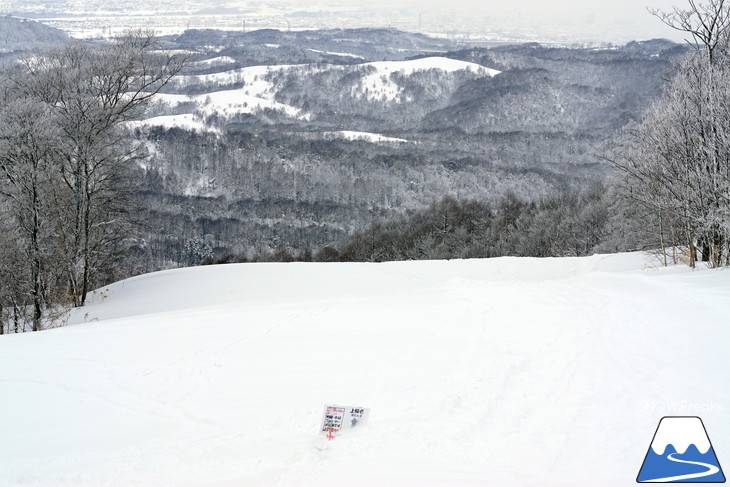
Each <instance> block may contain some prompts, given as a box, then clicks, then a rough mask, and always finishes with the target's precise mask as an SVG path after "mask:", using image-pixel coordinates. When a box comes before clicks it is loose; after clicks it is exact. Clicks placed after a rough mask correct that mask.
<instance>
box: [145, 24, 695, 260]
mask: <svg viewBox="0 0 730 487" xmlns="http://www.w3.org/2000/svg"><path fill="white" fill-rule="evenodd" d="M386 33H387V36H386V37H387V40H388V42H391V43H393V45H412V44H408V43H409V42H410V43H412V41H413V39H412V37H413V36H412V35H411V34H402V33H401V34H399V33H397V32H394V31H386ZM355 34H357V36H355ZM211 35H212V34H211V33H209V32H202V33H187V34H185V35H184V36H181V37H180V38H178V39H174V40H173V39H168V42H169V46H170V47H175V48H180V47H183V46H185V47H186V48H188V49H191V48H194V47H195V46H196V45H197V44H196V43H197V42H200V43H203V41H204V42H205V46H208V47H206V48H205V49H208V50H202V51H201V54H200V57H199V58H198V59H197V60H196V61H194V62H193V63H192V64H191V66H190V67H189V68H188V71H187V72H186V73H185V74H184V75H183V76H179V77H178V78H177V79H176V80H175V82H174V84H173V85H171V86H170V87H168V88H167V89H166V94H164V95H161V96H160V97H159V103H158V104H157V105H156V106H155V107H153V110H152V111H151V112H150V113H149V114H148V119H147V121H145V122H140V123H138V124H136V125H135V130H136V131H137V137H138V138H139V140H141V141H144V142H145V143H146V144H147V148H148V150H149V152H150V159H149V160H148V161H146V162H145V166H144V171H143V172H144V181H145V184H144V190H143V193H142V194H143V200H142V201H143V206H144V207H145V208H152V210H149V211H150V214H149V215H148V216H147V217H146V221H148V222H150V228H149V232H148V233H147V236H146V238H145V240H144V245H143V246H141V247H139V248H138V251H139V252H140V253H142V254H144V255H146V256H147V257H146V259H145V260H144V261H145V262H147V263H148V264H147V265H148V268H149V269H153V268H157V267H159V266H167V265H177V264H191V263H195V262H199V261H200V260H201V259H203V258H205V257H208V258H212V259H213V260H217V259H220V258H223V257H225V256H227V255H246V254H248V255H253V254H256V253H258V252H260V251H266V250H273V249H277V248H285V249H289V250H290V251H291V252H293V253H296V252H297V251H303V250H304V249H307V248H312V249H317V248H320V247H321V246H323V245H328V244H339V243H341V242H343V241H344V239H345V237H346V236H347V235H348V234H349V233H350V232H352V231H353V230H355V229H357V228H360V227H363V226H364V225H366V224H369V223H371V222H373V221H376V220H379V219H380V218H383V217H388V216H395V215H397V214H400V213H402V212H404V211H415V210H417V209H420V208H425V207H426V206H428V205H430V204H431V203H432V202H434V201H436V200H439V199H441V198H442V197H444V196H446V195H451V196H454V197H456V198H458V199H475V200H478V201H483V202H486V203H495V202H497V201H498V200H499V199H500V198H501V197H502V196H503V195H504V194H505V193H506V192H507V191H512V192H514V193H515V194H516V195H517V196H518V197H520V198H521V199H523V200H525V201H537V200H539V199H540V198H542V197H545V196H548V195H550V194H551V193H553V192H554V188H556V187H562V186H563V185H564V184H566V183H567V184H569V185H573V186H574V187H575V188H577V189H580V188H584V187H587V186H588V185H590V183H591V182H592V181H596V180H601V179H603V178H604V177H605V176H606V175H607V174H609V173H610V171H611V169H610V166H609V165H608V164H605V163H604V162H602V161H601V160H600V159H599V158H598V157H597V149H598V148H599V147H600V146H601V144H603V143H604V142H605V141H606V140H609V139H610V138H611V137H613V136H614V135H615V134H616V133H617V132H618V131H619V130H620V128H621V127H623V126H624V125H625V124H626V123H628V122H629V121H632V120H638V119H640V118H641V115H642V113H643V112H644V110H645V109H646V108H647V107H648V106H649V105H650V104H651V103H652V101H653V100H655V99H656V98H657V97H658V96H659V95H660V94H661V91H662V87H663V85H664V80H665V79H666V77H668V76H670V75H671V72H672V65H671V59H674V58H676V57H677V56H679V55H681V54H682V53H683V52H685V51H686V49H685V48H684V47H683V46H679V45H676V44H673V43H670V42H667V41H650V42H642V43H631V44H629V45H627V46H624V47H621V48H606V49H568V48H561V49H558V48H543V47H541V46H539V45H523V46H504V47H497V48H470V49H467V50H459V49H458V46H454V45H450V46H449V45H446V46H445V47H451V48H453V49H455V50H454V51H451V52H441V53H433V52H431V51H430V48H433V47H438V46H433V45H431V46H426V47H429V52H421V54H420V55H419V56H416V57H415V58H413V60H411V61H403V60H402V55H401V53H402V51H400V50H398V52H397V53H393V52H389V51H385V50H382V46H381V47H379V49H381V50H380V51H378V54H377V55H378V56H391V57H390V58H388V59H389V60H388V61H386V62H383V61H382V60H378V59H377V58H376V59H372V58H368V57H367V56H366V55H367V53H368V52H369V51H368V49H372V46H371V44H372V42H371V41H372V39H380V38H381V37H380V36H381V35H383V32H380V31H372V32H371V31H358V32H357V33H353V32H348V33H347V35H344V34H343V32H342V31H334V32H328V31H323V32H319V33H317V34H316V35H306V36H305V35H301V34H296V35H295V34H291V33H280V32H265V33H256V34H255V35H254V33H251V34H248V35H247V36H248V37H246V36H244V37H241V36H242V35H243V34H237V35H236V36H232V37H226V36H223V37H221V35H220V34H216V36H215V37H213V38H211V37H210V36H211ZM353 37H357V39H358V40H363V42H365V47H362V46H361V49H360V50H356V49H350V48H351V47H352V43H351V42H350V41H348V42H350V43H349V44H345V45H343V44H342V43H341V42H343V41H341V39H342V38H347V39H352V38H353ZM287 39H288V40H287ZM292 39H294V40H295V41H297V42H300V43H301V44H300V46H299V49H302V50H306V51H308V52H309V54H308V55H316V56H319V55H321V53H317V52H315V51H322V52H324V51H327V52H334V50H335V49H337V50H338V51H337V52H339V55H340V58H339V59H338V60H332V59H330V60H328V61H326V62H323V61H322V60H318V61H317V62H314V61H313V60H312V59H309V58H307V57H306V56H305V57H302V58H297V57H292V56H291V53H290V52H289V51H288V50H283V51H282V46H288V47H286V49H289V48H290V47H291V45H292V44H291V43H293V41H292ZM417 39H418V40H419V41H421V42H422V41H423V39H424V38H423V37H422V36H417ZM216 40H217V42H220V43H221V46H220V50H217V51H216V52H209V49H210V43H211V42H214V41H216ZM287 42H289V43H290V44H287ZM237 43H240V44H237ZM308 43H309V44H308ZM368 43H370V44H368ZM399 43H400V44H399ZM310 46H315V47H310ZM317 47H319V48H321V49H317ZM416 47H417V48H419V49H425V47H424V46H423V44H421V45H417V46H416ZM200 49H202V47H201V48H200ZM259 49H260V50H261V52H258V51H257V50H259ZM399 49H400V48H399ZM403 49H405V48H403ZM414 49H415V48H414ZM348 50H349V51H350V52H347V51H348ZM257 52H258V55H261V56H262V57H261V59H259V60H258V62H257V60H256V58H255V56H256V55H257ZM343 54H348V56H342V55H343ZM349 54H351V55H352V56H349ZM277 60H278V62H277ZM300 61H303V62H305V63H306V64H298V62H300ZM272 63H274V64H272ZM279 63H281V64H279ZM332 63H334V64H332ZM252 65H253V66H252ZM251 66H252V67H251ZM191 249H195V251H191Z"/></svg>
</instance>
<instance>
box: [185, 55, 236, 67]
mask: <svg viewBox="0 0 730 487" xmlns="http://www.w3.org/2000/svg"><path fill="white" fill-rule="evenodd" d="M235 62H236V60H235V59H233V58H232V57H230V56H217V57H213V58H209V59H201V60H200V61H195V62H193V63H191V65H192V66H221V65H226V64H234V63H235Z"/></svg>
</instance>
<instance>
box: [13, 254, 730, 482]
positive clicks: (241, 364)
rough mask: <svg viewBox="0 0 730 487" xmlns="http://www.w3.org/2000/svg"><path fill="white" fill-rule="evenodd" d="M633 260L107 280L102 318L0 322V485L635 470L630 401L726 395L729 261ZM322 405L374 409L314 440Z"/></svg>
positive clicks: (485, 478)
mask: <svg viewBox="0 0 730 487" xmlns="http://www.w3.org/2000/svg"><path fill="white" fill-rule="evenodd" d="M645 261H646V257H645V256H643V255H641V254H624V255H617V256H594V257H590V258H584V259H514V258H502V259H490V260H482V261H480V260H477V261H451V262H417V263H391V264H291V265H277V264H254V265H240V266H239V265H230V266H213V267H208V268H194V269H181V270H175V271H168V272H163V273H157V274H152V275H149V276H141V277H138V278H133V279H129V280H127V281H125V282H122V283H117V284H115V285H112V286H109V292H108V295H109V297H108V298H107V299H106V300H104V302H100V303H95V304H92V305H90V306H88V307H87V308H85V309H84V310H82V311H83V312H84V313H89V315H90V316H93V317H96V318H98V320H99V321H97V322H94V323H89V324H83V323H82V322H83V321H84V319H83V316H82V314H83V313H79V314H76V315H73V316H72V317H71V322H74V323H80V324H78V325H76V326H68V327H66V328H62V329H57V330H49V331H46V332H42V333H36V334H27V335H20V336H5V337H0V370H2V371H3V375H2V377H0V397H3V398H5V397H7V398H13V399H12V400H11V401H9V402H8V404H9V405H12V407H11V409H12V411H11V414H6V415H4V416H0V431H2V432H3V441H2V442H0V484H1V485H3V486H5V485H7V486H9V487H16V486H18V487H19V486H20V485H23V486H48V485H53V486H59V487H64V486H69V487H70V486H74V487H86V486H88V487H92V486H93V487H96V486H102V485H103V486H112V487H116V486H120V487H121V486H128V485H155V486H158V485H159V486H167V485H170V486H173V485H174V486H189V487H203V486H215V487H228V486H230V487H233V486H236V487H239V486H241V485H246V486H271V485H279V486H335V485H338V486H339V485H342V484H344V483H346V484H347V485H348V486H355V487H357V486H372V485H387V486H399V487H400V486H418V487H420V486H462V485H470V486H482V485H509V486H517V487H519V486H534V485H540V486H544V485H548V486H552V485H555V486H569V487H570V486H576V487H577V486H581V487H583V486H594V487H604V486H605V487H609V486H610V487H613V486H617V485H630V484H633V479H634V478H635V475H636V471H637V469H638V468H639V467H640V464H641V460H642V458H643V453H644V452H645V448H646V444H647V442H648V441H649V440H650V438H648V437H647V436H646V435H647V434H648V433H647V432H648V431H651V430H652V428H653V427H654V426H655V424H656V419H657V414H658V413H656V412H651V411H646V410H644V409H642V407H641V401H642V400H645V399H653V400H657V399H660V400H664V399H667V398H672V397H681V398H689V399H693V400H696V401H698V402H705V401H706V402H709V401H711V400H712V401H714V402H716V403H717V402H719V403H723V402H724V403H726V404H727V403H730V394H729V393H728V390H729V388H728V387H726V386H727V379H726V374H725V370H727V365H730V364H728V363H727V351H726V346H727V344H728V343H730V333H729V332H728V329H727V326H725V325H726V324H727V323H728V322H730V309H729V308H728V307H725V306H721V305H718V306H714V305H711V304H712V303H713V302H715V299H720V298H718V296H717V295H716V294H717V291H718V290H721V289H730V274H727V272H724V271H707V270H704V271H696V272H690V271H688V270H685V269H683V268H679V267H677V268H672V269H658V270H654V269H647V268H645V265H644V264H645ZM688 324H690V325H689V326H688ZM695 336H699V337H702V339H700V340H690V339H689V338H690V337H695ZM723 364H724V365H723ZM697 376H701V377H703V378H704V379H705V380H703V381H700V382H698V381H697V380H696V377H697ZM722 385H725V387H722ZM325 403H342V404H353V405H362V406H365V407H370V408H371V417H370V424H369V425H368V426H367V427H365V428H363V429H362V430H361V431H358V432H356V433H353V434H351V435H349V436H341V437H338V438H337V439H336V440H334V441H332V442H327V441H325V440H324V439H323V437H318V436H317V426H318V421H319V419H320V415H321V410H322V407H323V406H324V404H325ZM705 420H706V422H707V423H708V427H709V425H712V427H713V429H712V435H713V436H714V437H717V438H722V437H723V436H722V435H723V434H727V433H730V428H728V426H725V425H726V424H727V423H723V422H722V420H721V419H720V420H718V417H717V416H712V415H710V416H709V417H706V418H705Z"/></svg>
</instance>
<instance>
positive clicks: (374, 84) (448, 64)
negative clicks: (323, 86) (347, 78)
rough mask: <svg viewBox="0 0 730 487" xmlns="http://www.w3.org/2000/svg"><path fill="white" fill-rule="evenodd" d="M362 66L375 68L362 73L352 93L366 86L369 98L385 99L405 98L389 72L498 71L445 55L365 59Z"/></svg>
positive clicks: (359, 93) (482, 74)
mask: <svg viewBox="0 0 730 487" xmlns="http://www.w3.org/2000/svg"><path fill="white" fill-rule="evenodd" d="M363 66H371V67H373V68H375V69H374V70H373V72H372V73H371V74H369V75H367V76H365V77H364V78H363V80H362V82H361V83H360V87H359V88H358V91H357V92H356V93H355V94H356V96H363V94H364V93H365V92H366V91H365V90H367V97H368V98H369V99H374V100H380V99H384V100H386V101H407V100H404V99H403V97H402V91H403V90H402V88H401V87H400V86H399V85H398V83H396V82H395V81H394V80H393V79H391V75H392V74H393V73H400V74H401V75H403V76H412V75H413V74H414V73H416V72H419V71H428V70H436V71H440V72H444V73H454V72H457V71H469V72H472V73H474V74H476V75H477V76H479V77H492V76H496V75H497V74H499V71H497V70H495V69H488V68H485V67H484V66H482V65H480V64H475V63H470V62H466V61H459V60H457V59H450V58H445V57H438V56H436V57H426V58H421V59H414V60H411V61H395V62H394V61H382V62H375V63H365V64H364V65H363Z"/></svg>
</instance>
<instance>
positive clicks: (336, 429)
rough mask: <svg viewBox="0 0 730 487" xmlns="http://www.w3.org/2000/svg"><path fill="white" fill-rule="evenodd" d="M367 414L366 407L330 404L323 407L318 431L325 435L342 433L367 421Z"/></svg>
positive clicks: (368, 411)
mask: <svg viewBox="0 0 730 487" xmlns="http://www.w3.org/2000/svg"><path fill="white" fill-rule="evenodd" d="M368 416H370V409H368V408H361V407H355V406H337V405H334V404H330V405H327V406H325V407H324V414H323V415H322V424H321V426H320V428H319V431H320V432H321V433H325V434H327V435H336V434H339V433H344V432H347V431H349V430H351V429H353V428H357V427H358V426H362V425H364V424H365V423H367V421H368Z"/></svg>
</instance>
